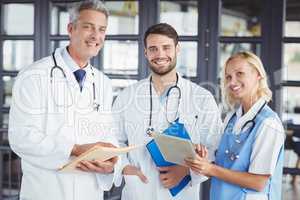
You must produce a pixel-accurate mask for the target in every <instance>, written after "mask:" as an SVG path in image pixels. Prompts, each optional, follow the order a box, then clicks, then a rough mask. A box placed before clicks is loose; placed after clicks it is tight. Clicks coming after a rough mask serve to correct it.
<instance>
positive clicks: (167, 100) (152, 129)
mask: <svg viewBox="0 0 300 200" xmlns="http://www.w3.org/2000/svg"><path fill="white" fill-rule="evenodd" d="M177 84H178V74H176V84H175V85H174V86H171V87H170V88H169V89H168V91H167V94H166V119H167V122H168V123H169V124H171V123H172V122H173V121H175V120H173V121H171V120H169V118H168V102H169V95H170V93H171V91H172V90H173V91H174V90H177V92H178V103H177V109H176V113H175V119H176V116H177V114H178V109H179V104H180V99H181V90H180V88H179V87H178V85H177ZM149 93H150V113H149V123H148V128H147V130H146V133H147V135H148V136H152V135H153V132H154V128H153V127H152V106H153V105H152V104H153V102H152V101H153V100H152V76H151V77H150V80H149Z"/></svg>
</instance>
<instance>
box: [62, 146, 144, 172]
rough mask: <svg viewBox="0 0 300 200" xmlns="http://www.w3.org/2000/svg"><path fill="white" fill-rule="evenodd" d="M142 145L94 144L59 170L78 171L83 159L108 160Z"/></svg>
mask: <svg viewBox="0 0 300 200" xmlns="http://www.w3.org/2000/svg"><path fill="white" fill-rule="evenodd" d="M141 146H142V145H134V146H128V147H119V148H112V147H101V146H94V147H92V148H90V149H89V150H87V151H86V152H84V153H82V154H81V155H80V156H78V157H76V158H75V159H73V160H71V161H70V162H69V163H67V164H66V165H64V166H62V167H61V168H60V169H59V171H60V172H74V171H77V169H76V166H77V164H78V163H79V162H81V161H83V160H87V161H92V160H99V161H105V160H108V159H110V158H113V157H115V156H119V155H121V154H125V153H128V152H129V151H133V150H136V149H138V148H139V147H141Z"/></svg>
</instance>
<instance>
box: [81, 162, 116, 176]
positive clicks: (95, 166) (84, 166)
mask: <svg viewBox="0 0 300 200" xmlns="http://www.w3.org/2000/svg"><path fill="white" fill-rule="evenodd" d="M114 165H115V163H113V162H112V161H110V160H107V161H102V162H101V161H98V160H94V161H81V162H80V163H79V164H78V165H77V166H76V167H77V169H80V170H82V171H85V172H95V173H101V174H109V173H112V172H113V171H114Z"/></svg>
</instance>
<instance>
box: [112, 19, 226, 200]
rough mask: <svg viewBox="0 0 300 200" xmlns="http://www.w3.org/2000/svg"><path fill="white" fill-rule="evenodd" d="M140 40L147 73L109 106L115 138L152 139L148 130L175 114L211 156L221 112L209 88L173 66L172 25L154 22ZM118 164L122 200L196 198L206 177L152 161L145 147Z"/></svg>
mask: <svg viewBox="0 0 300 200" xmlns="http://www.w3.org/2000/svg"><path fill="white" fill-rule="evenodd" d="M144 45H145V56H146V58H147V60H148V62H149V66H150V69H151V74H150V76H149V77H148V78H146V79H144V80H141V81H139V82H138V83H136V84H134V85H132V86H129V87H128V88H126V89H124V90H123V91H122V92H121V93H120V95H119V96H118V97H117V99H116V101H115V103H114V106H113V110H114V112H115V114H116V119H117V121H118V124H119V131H118V134H117V138H118V141H119V144H120V145H121V146H126V145H135V144H146V143H148V142H149V141H150V140H151V139H152V137H151V136H149V134H148V133H149V132H151V131H154V132H156V133H159V132H162V131H163V130H165V129H166V128H168V127H169V126H170V125H171V123H172V122H174V120H176V119H177V118H179V122H181V123H183V124H184V126H185V128H186V129H187V132H188V133H189V135H190V137H191V140H192V142H193V143H202V144H205V145H207V146H208V149H209V151H210V153H211V156H212V155H213V153H214V151H215V149H216V148H217V145H218V141H219V137H220V134H219V133H220V128H221V119H220V113H219V110H218V107H217V105H216V103H215V100H214V98H213V96H212V95H211V93H210V92H208V91H207V90H205V89H204V88H202V87H200V86H198V85H196V84H195V83H192V82H190V81H189V80H186V79H184V78H182V77H181V76H180V75H179V74H178V73H177V72H176V60H177V55H178V53H179V44H178V35H177V32H176V30H175V29H174V28H173V27H172V26H170V25H168V24H165V23H161V24H156V25H153V26H151V27H149V28H148V30H147V31H146V33H145V36H144ZM180 94H181V95H180ZM121 169H122V170H121V171H120V172H121V173H122V174H123V176H124V179H125V186H124V188H123V191H122V199H123V200H141V199H143V200H162V199H163V200H175V199H176V200H185V199H188V200H199V193H200V192H199V188H200V183H201V182H203V181H205V180H206V179H207V178H206V177H203V176H199V175H196V174H194V173H193V172H192V171H190V170H189V169H188V168H187V167H184V166H179V165H177V166H171V167H161V168H158V167H156V165H155V164H154V162H153V160H152V158H151V156H150V154H149V152H148V151H147V149H146V147H145V148H141V149H139V150H136V151H133V152H130V153H128V155H127V156H126V157H123V158H122V167H121ZM187 175H191V181H190V182H189V184H188V185H187V186H186V187H185V188H184V189H183V190H182V191H181V192H179V193H178V194H177V195H176V196H174V197H173V196H172V195H171V194H170V192H169V190H168V189H169V188H173V187H174V186H176V185H177V184H178V183H179V182H180V181H181V180H182V179H183V177H185V176H187ZM119 181H120V179H118V180H117V182H116V183H117V184H118V182H119Z"/></svg>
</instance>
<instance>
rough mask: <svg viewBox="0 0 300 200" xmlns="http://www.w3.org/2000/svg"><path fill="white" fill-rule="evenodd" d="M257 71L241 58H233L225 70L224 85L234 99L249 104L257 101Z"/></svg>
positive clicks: (258, 76) (258, 78)
mask: <svg viewBox="0 0 300 200" xmlns="http://www.w3.org/2000/svg"><path fill="white" fill-rule="evenodd" d="M260 79H261V77H260V75H259V74H258V71H257V70H256V69H255V68H254V67H252V66H251V65H250V64H249V63H248V62H247V61H246V60H245V59H243V58H239V57H237V58H233V59H232V60H230V61H229V62H228V63H227V66H226V68H225V83H226V87H227V88H228V91H229V93H230V95H231V97H233V98H234V99H236V100H237V101H240V102H241V103H243V102H247V103H250V102H251V104H252V103H253V102H254V101H256V100H257V90H258V83H259V80H260Z"/></svg>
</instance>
